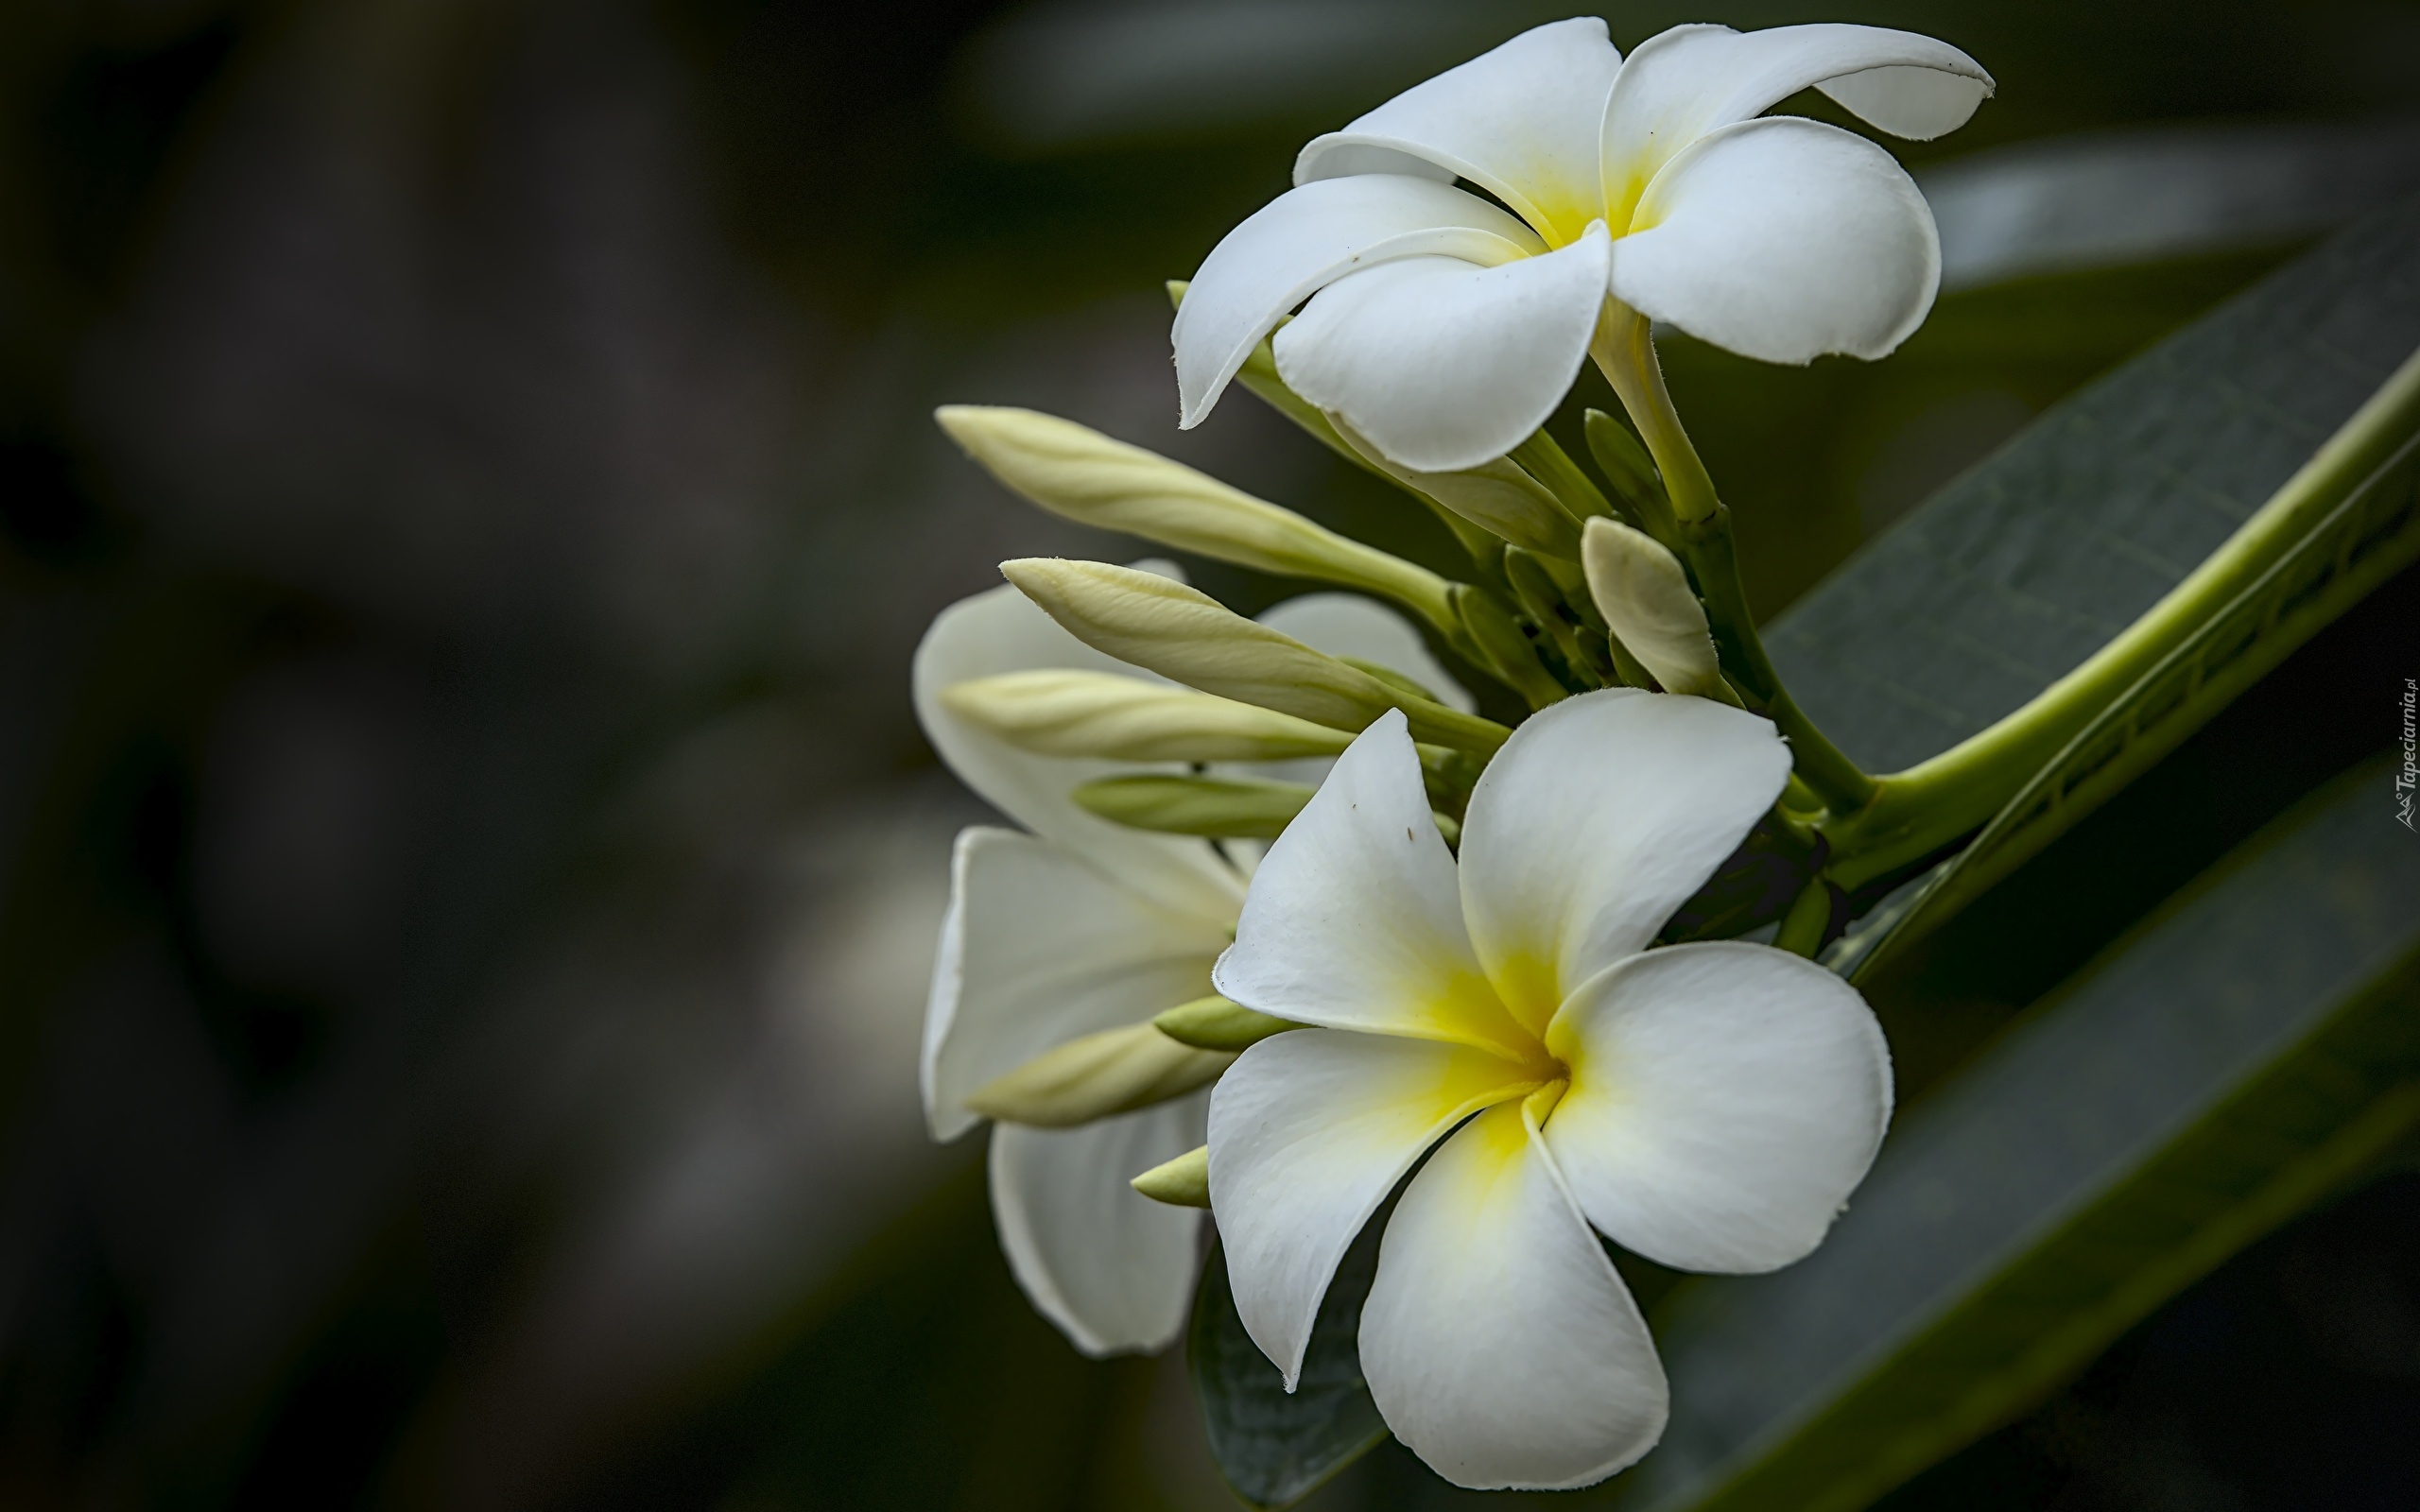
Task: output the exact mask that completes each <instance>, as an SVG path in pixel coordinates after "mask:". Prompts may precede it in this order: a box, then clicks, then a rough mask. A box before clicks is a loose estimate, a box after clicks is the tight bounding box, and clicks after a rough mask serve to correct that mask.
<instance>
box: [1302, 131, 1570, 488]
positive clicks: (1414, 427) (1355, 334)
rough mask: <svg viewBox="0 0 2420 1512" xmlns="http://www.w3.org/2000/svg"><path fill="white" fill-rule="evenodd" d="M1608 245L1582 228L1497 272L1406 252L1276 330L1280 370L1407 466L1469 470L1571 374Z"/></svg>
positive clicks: (1510, 438)
mask: <svg viewBox="0 0 2420 1512" xmlns="http://www.w3.org/2000/svg"><path fill="white" fill-rule="evenodd" d="M1327 181H1328V182H1331V183H1357V182H1359V181H1360V180H1355V179H1334V180H1327ZM1295 192H1296V193H1297V194H1300V193H1302V191H1301V190H1296V191H1295ZM1612 250H1613V249H1612V245H1611V243H1610V242H1609V241H1608V240H1607V239H1606V235H1605V232H1604V230H1603V228H1602V227H1592V228H1591V229H1590V230H1589V232H1588V233H1587V234H1586V235H1584V236H1582V238H1581V239H1580V240H1579V241H1577V242H1574V243H1573V244H1572V245H1570V246H1568V247H1565V248H1563V249H1559V250H1556V251H1552V252H1548V253H1547V254H1546V255H1545V256H1543V257H1530V258H1524V259H1522V260H1521V261H1519V262H1517V263H1508V264H1506V265H1504V266H1500V267H1477V266H1472V265H1470V264H1469V263H1465V262H1461V261H1457V260H1456V259H1453V258H1449V257H1412V258H1405V259H1402V260H1400V261H1397V262H1392V263H1387V264H1384V265H1382V266H1377V267H1374V268H1371V269H1369V270H1368V271H1366V272H1361V273H1356V274H1355V275H1353V276H1352V277H1351V278H1348V279H1342V280H1340V281H1339V282H1337V283H1331V284H1329V285H1328V286H1327V287H1326V288H1325V289H1323V290H1322V291H1321V293H1320V295H1319V297H1318V298H1317V299H1314V300H1313V301H1311V302H1310V304H1309V305H1308V306H1307V307H1306V308H1305V310H1304V311H1303V313H1302V315H1301V316H1300V317H1299V318H1296V319H1295V320H1294V321H1293V322H1292V323H1291V324H1289V325H1288V326H1287V327H1286V328H1285V329H1284V330H1283V331H1280V332H1278V333H1277V340H1276V343H1275V345H1276V350H1277V370H1278V373H1279V374H1280V375H1281V376H1283V377H1284V378H1285V380H1286V382H1287V383H1288V385H1289V386H1290V387H1292V388H1293V389H1294V391H1295V392H1296V393H1299V394H1301V395H1302V396H1303V397H1304V398H1305V399H1307V400H1309V401H1310V402H1311V403H1312V404H1317V405H1319V406H1320V407H1321V408H1322V409H1325V410H1332V411H1334V412H1336V413H1337V414H1340V415H1341V416H1342V417H1343V418H1344V419H1345V421H1347V422H1348V423H1350V424H1351V426H1352V427H1353V429H1355V430H1356V431H1358V432H1360V433H1361V435H1363V436H1364V437H1366V438H1369V439H1370V441H1371V442H1372V443H1374V445H1376V447H1377V448H1378V449H1379V450H1380V451H1382V452H1384V453H1385V454H1386V455H1388V456H1390V457H1392V458H1393V459H1394V460H1395V461H1397V462H1400V463H1402V464H1403V465H1404V466H1406V467H1409V468H1414V469H1417V470H1418V471H1420V472H1458V471H1461V470H1462V469H1465V468H1474V467H1478V466H1479V465H1480V464H1482V463H1484V462H1488V461H1491V460H1493V459H1494V458H1495V457H1498V456H1501V455H1504V454H1505V453H1507V452H1509V451H1511V450H1512V449H1513V447H1515V446H1518V445H1519V444H1520V443H1521V442H1522V441H1524V440H1527V439H1528V438H1529V437H1530V432H1532V431H1534V430H1536V429H1537V428H1538V427H1539V426H1540V425H1542V424H1544V423H1545V422H1546V419H1547V416H1548V415H1551V414H1553V413H1554V407H1555V405H1556V404H1560V403H1561V402H1562V400H1563V396H1564V391H1565V390H1566V389H1568V388H1569V387H1571V381H1572V379H1573V378H1575V377H1576V376H1578V375H1579V372H1580V364H1581V361H1582V358H1584V357H1585V356H1586V355H1587V352H1588V339H1589V337H1590V336H1591V335H1593V334H1594V333H1595V331H1596V329H1597V316H1598V311H1599V308H1600V307H1601V306H1602V304H1603V302H1604V297H1605V286H1606V280H1607V277H1608V274H1609V269H1610V265H1611V262H1612Z"/></svg>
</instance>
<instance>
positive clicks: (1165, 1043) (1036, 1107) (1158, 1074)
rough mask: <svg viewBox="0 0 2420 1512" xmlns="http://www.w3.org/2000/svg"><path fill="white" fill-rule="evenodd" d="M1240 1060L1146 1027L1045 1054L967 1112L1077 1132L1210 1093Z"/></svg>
mask: <svg viewBox="0 0 2420 1512" xmlns="http://www.w3.org/2000/svg"><path fill="white" fill-rule="evenodd" d="M1235 1058H1236V1057H1234V1056H1233V1055H1231V1054H1227V1053H1224V1052H1221V1051H1214V1050H1196V1049H1195V1048H1193V1047H1192V1046H1191V1045H1184V1044H1179V1043H1177V1042H1176V1041H1175V1040H1171V1039H1169V1038H1168V1037H1167V1035H1164V1034H1162V1033H1160V1031H1158V1030H1157V1029H1154V1028H1152V1027H1151V1026H1150V1024H1148V1023H1136V1024H1129V1025H1128V1026H1126V1027H1125V1028H1123V1029H1104V1030H1102V1031H1101V1032H1100V1033H1098V1034H1088V1035H1086V1036H1084V1037H1083V1038H1082V1039H1080V1040H1069V1041H1068V1042H1067V1043H1065V1044H1063V1045H1061V1046H1060V1047H1059V1048H1058V1049H1056V1050H1050V1051H1046V1052H1044V1053H1043V1054H1041V1055H1039V1056H1036V1057H1034V1058H1033V1059H1031V1060H1029V1061H1027V1062H1026V1063H1025V1064H1024V1065H1022V1066H1019V1067H1018V1068H1017V1069H1016V1070H1014V1071H1012V1072H1010V1073H1009V1074H1007V1075H1005V1076H999V1077H995V1078H994V1079H993V1080H991V1081H988V1082H985V1083H984V1084H983V1085H982V1086H980V1087H977V1089H975V1091H972V1092H970V1093H968V1094H967V1097H966V1106H967V1107H968V1108H973V1109H974V1110H975V1111H976V1112H978V1113H981V1114H982V1115H983V1116H984V1117H986V1118H995V1119H998V1120H1000V1121H1001V1122H1002V1123H1005V1124H1029V1125H1033V1126H1035V1127H1037V1128H1072V1127H1074V1126H1075V1125H1078V1124H1089V1123H1091V1122H1092V1121H1093V1120H1095V1119H1098V1118H1107V1117H1109V1116H1110V1115H1112V1114H1114V1113H1130V1112H1132V1111H1133V1110H1134V1109H1135V1108H1149V1107H1150V1106H1152V1105H1153V1104H1155V1103H1165V1102H1167V1100H1168V1099H1169V1098H1171V1097H1182V1096H1184V1094H1185V1093H1186V1092H1189V1091H1193V1090H1194V1089H1195V1088H1198V1087H1206V1086H1208V1085H1209V1084H1210V1083H1212V1082H1214V1081H1216V1080H1218V1079H1219V1073H1220V1072H1222V1071H1225V1070H1226V1069H1227V1067H1228V1066H1230V1065H1232V1064H1233V1063H1234V1062H1235Z"/></svg>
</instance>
